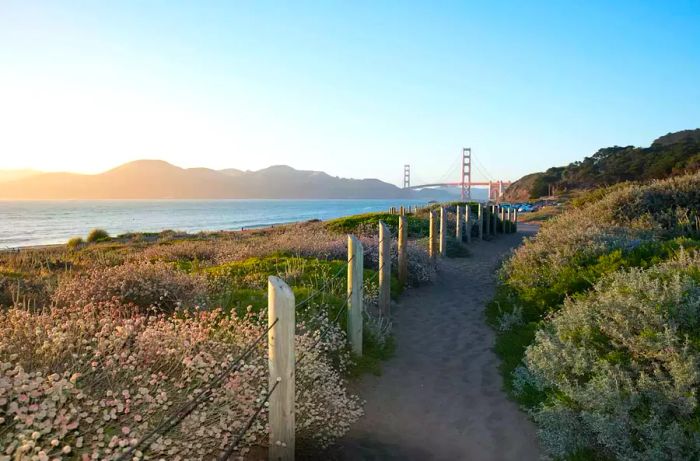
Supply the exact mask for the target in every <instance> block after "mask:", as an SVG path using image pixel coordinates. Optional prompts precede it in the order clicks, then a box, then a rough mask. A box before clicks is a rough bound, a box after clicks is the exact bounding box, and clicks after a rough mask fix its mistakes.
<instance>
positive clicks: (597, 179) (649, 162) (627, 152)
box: [504, 128, 700, 201]
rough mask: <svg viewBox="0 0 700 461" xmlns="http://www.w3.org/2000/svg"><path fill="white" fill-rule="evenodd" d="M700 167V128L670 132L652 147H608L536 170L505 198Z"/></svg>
mask: <svg viewBox="0 0 700 461" xmlns="http://www.w3.org/2000/svg"><path fill="white" fill-rule="evenodd" d="M698 170H700V128H699V129H695V130H684V131H679V132H676V133H668V134H667V135H664V136H661V137H660V138H658V139H656V140H655V141H654V142H653V143H652V144H651V146H649V147H634V146H627V147H619V146H615V147H606V148H603V149H600V150H599V151H598V152H596V153H595V154H593V155H592V156H591V157H586V158H584V159H583V160H582V161H579V162H574V163H571V164H569V165H568V166H565V167H555V168H550V169H549V170H547V171H545V172H542V173H533V174H529V175H527V176H524V177H522V178H520V179H519V180H518V181H516V182H514V183H513V184H512V185H511V186H510V187H509V188H508V189H507V190H506V193H505V195H504V198H505V200H509V201H522V200H527V199H530V198H537V197H541V196H544V195H547V194H548V193H549V191H550V190H553V191H555V192H563V191H567V190H575V189H591V188H596V187H601V186H609V185H612V184H616V183H619V182H623V181H648V180H651V179H661V178H666V177H669V176H674V175H677V174H683V173H686V172H693V171H698Z"/></svg>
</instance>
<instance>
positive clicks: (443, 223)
mask: <svg viewBox="0 0 700 461" xmlns="http://www.w3.org/2000/svg"><path fill="white" fill-rule="evenodd" d="M446 237H447V211H446V210H445V207H444V206H441V207H440V256H441V257H443V258H444V257H445V254H447V241H446Z"/></svg>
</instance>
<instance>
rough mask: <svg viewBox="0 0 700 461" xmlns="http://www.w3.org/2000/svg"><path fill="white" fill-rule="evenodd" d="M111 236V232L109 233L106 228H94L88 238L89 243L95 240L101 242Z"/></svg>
mask: <svg viewBox="0 0 700 461" xmlns="http://www.w3.org/2000/svg"><path fill="white" fill-rule="evenodd" d="M108 238H109V234H108V233H107V231H106V230H104V229H93V230H91V231H90V233H89V234H88V235H87V238H86V240H87V241H88V242H89V243H94V242H101V241H103V240H107V239H108Z"/></svg>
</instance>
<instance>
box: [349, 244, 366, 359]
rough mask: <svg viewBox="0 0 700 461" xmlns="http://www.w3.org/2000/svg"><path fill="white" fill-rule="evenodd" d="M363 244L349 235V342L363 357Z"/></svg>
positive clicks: (356, 352) (354, 352) (351, 347)
mask: <svg viewBox="0 0 700 461" xmlns="http://www.w3.org/2000/svg"><path fill="white" fill-rule="evenodd" d="M363 275H364V254H363V249H362V242H360V240H358V238H357V237H355V236H354V235H348V340H349V341H350V350H352V352H353V354H355V355H356V356H358V357H361V356H362V310H363V307H362V290H363V284H364V278H363Z"/></svg>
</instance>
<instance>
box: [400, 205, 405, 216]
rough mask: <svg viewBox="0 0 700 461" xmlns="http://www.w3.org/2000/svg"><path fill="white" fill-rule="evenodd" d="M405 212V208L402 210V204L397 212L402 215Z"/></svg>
mask: <svg viewBox="0 0 700 461" xmlns="http://www.w3.org/2000/svg"><path fill="white" fill-rule="evenodd" d="M405 213H406V210H404V208H403V205H401V208H399V214H400V215H401V216H403V215H404V214H405Z"/></svg>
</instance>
